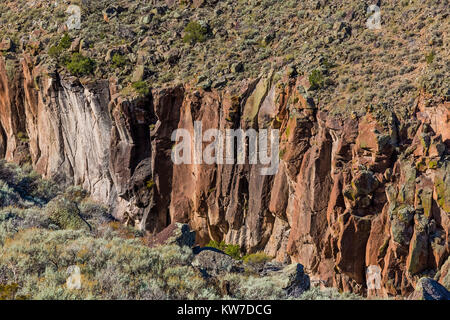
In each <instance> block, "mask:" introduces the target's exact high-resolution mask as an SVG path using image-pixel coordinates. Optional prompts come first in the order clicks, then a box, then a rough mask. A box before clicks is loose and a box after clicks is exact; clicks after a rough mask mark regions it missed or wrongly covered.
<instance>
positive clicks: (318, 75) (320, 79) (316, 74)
mask: <svg viewBox="0 0 450 320" xmlns="http://www.w3.org/2000/svg"><path fill="white" fill-rule="evenodd" d="M309 84H310V85H311V88H310V89H311V90H315V89H318V88H322V87H323V86H324V84H325V78H324V76H323V73H322V71H320V70H318V69H314V70H313V71H312V72H311V73H310V74H309Z"/></svg>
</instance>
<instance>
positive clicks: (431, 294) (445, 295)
mask: <svg viewBox="0 0 450 320" xmlns="http://www.w3.org/2000/svg"><path fill="white" fill-rule="evenodd" d="M410 299H411V300H450V292H449V291H448V290H447V289H445V287H444V286H442V285H441V284H440V283H439V282H437V281H435V280H433V279H430V278H422V279H420V280H419V281H418V282H417V285H416V290H415V291H414V293H413V294H412V296H411V297H410Z"/></svg>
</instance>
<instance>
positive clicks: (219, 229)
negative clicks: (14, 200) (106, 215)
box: [0, 56, 450, 295]
mask: <svg viewBox="0 0 450 320" xmlns="http://www.w3.org/2000/svg"><path fill="white" fill-rule="evenodd" d="M6 69H7V68H6V65H5V63H4V60H3V58H0V157H2V158H5V159H6V160H8V161H13V162H17V163H26V162H31V163H32V165H33V167H34V168H35V170H36V171H37V172H39V173H40V174H42V175H43V176H45V177H47V178H52V179H54V180H55V181H57V182H59V183H61V184H76V185H81V186H83V187H84V188H85V189H87V190H89V191H90V192H91V194H92V197H93V198H95V199H97V200H99V201H101V202H103V203H105V204H107V205H109V206H110V207H111V208H112V211H113V214H114V215H115V216H116V217H117V218H119V219H121V220H122V221H123V222H124V223H128V224H131V225H134V226H136V227H139V228H141V229H144V230H146V231H148V232H149V233H151V234H152V233H157V232H160V231H161V230H163V229H164V228H165V227H167V226H168V225H169V224H170V223H172V222H187V223H189V224H190V226H191V227H192V228H193V229H194V230H196V231H197V242H198V244H200V245H205V244H206V243H207V242H208V241H209V240H211V239H213V240H217V241H221V240H224V241H225V242H227V243H233V244H239V245H240V246H241V247H242V248H243V249H244V250H245V251H246V252H247V253H253V252H258V251H264V252H265V253H266V254H268V255H270V256H273V257H275V258H276V259H277V260H279V261H282V262H292V261H294V262H300V263H302V264H303V265H304V266H305V269H306V271H307V272H308V273H309V274H310V275H311V278H312V279H313V280H317V281H318V280H320V281H321V282H322V283H323V284H325V285H327V286H335V287H338V288H339V289H341V290H344V291H353V292H358V293H365V292H366V270H367V267H369V266H378V267H379V268H380V270H381V278H382V282H381V283H382V290H381V291H383V292H384V293H388V294H391V295H397V294H403V295H405V294H407V293H409V292H411V290H412V289H413V286H414V285H415V283H416V281H417V280H418V277H419V276H420V275H424V274H426V275H431V276H434V275H435V274H436V273H437V272H440V273H441V274H442V275H445V274H447V269H448V266H449V263H445V262H446V261H447V260H448V256H449V229H450V220H449V212H450V163H449V161H448V160H449V150H450V125H449V121H450V104H449V102H433V101H434V100H433V99H431V98H432V97H430V96H428V95H427V94H426V93H425V92H421V93H418V96H417V99H416V102H415V106H414V108H415V111H414V113H413V116H412V117H411V118H410V119H408V120H402V121H400V120H399V119H398V118H397V115H396V114H395V113H394V112H391V113H389V112H384V113H382V115H383V118H382V119H380V116H379V114H378V113H376V112H375V111H373V110H370V109H368V110H367V113H366V114H365V115H363V116H361V115H356V114H354V115H353V116H351V117H350V116H349V117H338V116H333V115H332V114H330V113H328V112H324V111H322V110H321V109H320V108H318V107H317V105H316V104H317V101H314V97H313V96H311V94H310V92H308V83H307V81H306V79H304V78H303V77H301V76H298V77H293V76H292V75H290V76H289V75H288V74H285V75H283V74H281V75H280V74H274V73H271V74H268V75H264V76H262V77H261V78H258V79H252V80H247V81H243V82H242V83H240V84H238V85H235V86H233V87H229V88H227V89H224V90H220V91H216V90H212V91H203V90H201V89H198V88H195V87H194V86H190V85H189V84H185V85H178V86H174V87H169V88H163V89H153V90H151V93H150V94H149V95H147V96H146V97H141V98H134V99H127V98H125V97H124V96H123V95H122V94H121V93H120V91H119V89H118V87H117V85H116V84H115V81H114V79H111V80H110V81H97V82H88V83H82V82H83V81H82V80H79V79H77V78H65V79H62V78H60V77H59V74H58V73H57V72H56V71H53V70H49V67H43V66H41V65H39V63H38V61H36V58H30V57H28V56H24V57H23V58H22V59H21V60H20V61H19V62H17V65H16V68H15V72H13V73H11V72H7V70H6ZM80 81H81V82H80ZM194 121H201V122H202V125H203V130H207V129H209V128H220V129H237V128H243V129H249V128H253V129H261V128H276V129H280V133H281V134H280V152H279V155H280V159H281V162H280V166H279V170H278V172H277V173H276V175H274V176H263V175H260V174H259V171H260V169H261V165H250V164H220V165H216V164H212V165H206V164H190V165H187V164H183V165H174V164H173V163H172V161H171V152H172V148H173V145H174V142H173V141H171V135H172V132H173V131H174V130H175V129H177V128H184V129H188V130H189V131H190V132H192V134H193V128H194ZM207 144H208V143H204V145H205V146H206V145H207ZM443 266H444V267H443ZM444 269H445V270H444ZM438 276H439V273H438Z"/></svg>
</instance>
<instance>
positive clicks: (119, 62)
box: [111, 53, 127, 68]
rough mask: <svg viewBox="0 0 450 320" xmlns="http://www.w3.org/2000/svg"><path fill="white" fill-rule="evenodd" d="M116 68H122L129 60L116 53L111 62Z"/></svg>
mask: <svg viewBox="0 0 450 320" xmlns="http://www.w3.org/2000/svg"><path fill="white" fill-rule="evenodd" d="M111 63H112V66H113V67H114V68H121V67H123V66H124V65H126V63H127V59H126V58H125V57H124V56H123V55H121V54H120V53H115V54H114V56H113V57H112V60H111Z"/></svg>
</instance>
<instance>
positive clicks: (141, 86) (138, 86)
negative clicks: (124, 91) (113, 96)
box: [131, 81, 150, 96]
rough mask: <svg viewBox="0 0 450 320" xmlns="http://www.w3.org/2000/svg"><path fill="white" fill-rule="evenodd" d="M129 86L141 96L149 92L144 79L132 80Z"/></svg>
mask: <svg viewBox="0 0 450 320" xmlns="http://www.w3.org/2000/svg"><path fill="white" fill-rule="evenodd" d="M131 86H132V87H133V89H134V90H135V91H136V92H137V93H139V94H140V95H141V96H146V95H148V94H149V93H150V88H149V87H148V84H147V83H146V82H145V81H137V82H133V83H132V84H131Z"/></svg>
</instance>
